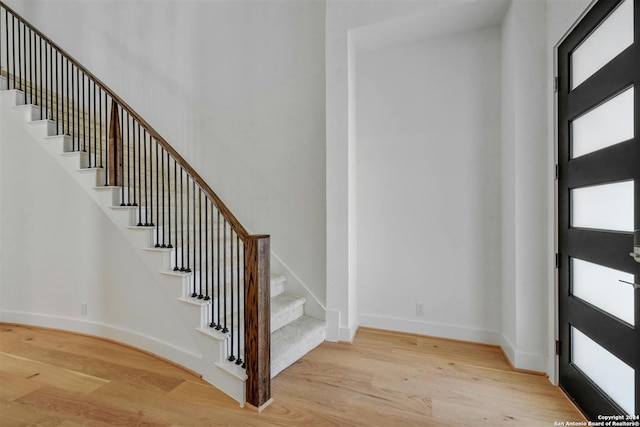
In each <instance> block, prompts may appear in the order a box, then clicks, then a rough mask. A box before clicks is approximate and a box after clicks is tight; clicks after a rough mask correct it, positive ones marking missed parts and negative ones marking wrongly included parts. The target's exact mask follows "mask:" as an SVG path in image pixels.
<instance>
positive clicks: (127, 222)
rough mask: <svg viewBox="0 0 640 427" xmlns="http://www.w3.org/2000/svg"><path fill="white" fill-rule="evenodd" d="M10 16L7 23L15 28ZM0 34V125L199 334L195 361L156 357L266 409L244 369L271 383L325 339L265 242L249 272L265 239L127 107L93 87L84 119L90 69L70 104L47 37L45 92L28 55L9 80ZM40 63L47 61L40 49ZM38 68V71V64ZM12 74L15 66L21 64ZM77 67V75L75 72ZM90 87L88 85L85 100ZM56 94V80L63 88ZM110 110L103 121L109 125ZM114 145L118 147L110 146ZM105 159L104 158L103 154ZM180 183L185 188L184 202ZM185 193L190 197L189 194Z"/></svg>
mask: <svg viewBox="0 0 640 427" xmlns="http://www.w3.org/2000/svg"><path fill="white" fill-rule="evenodd" d="M0 12H2V13H0V18H2V19H0V21H2V23H0V25H2V24H4V23H5V22H9V23H10V24H11V25H9V27H10V28H0V30H1V32H2V33H3V35H4V34H7V35H8V37H10V38H11V37H12V34H14V33H15V34H17V37H18V40H19V37H20V36H19V34H20V32H21V31H23V32H25V33H26V28H27V27H26V26H27V25H28V24H27V23H26V22H25V21H23V20H22V18H20V17H17V15H15V14H14V13H13V12H12V11H11V10H10V9H8V8H7V7H6V6H5V5H4V4H2V3H1V2H0ZM5 14H6V15H7V16H9V17H10V18H11V21H10V20H9V19H7V18H6V17H5ZM12 16H16V17H17V21H15V20H14V19H13V18H12ZM29 28H30V27H29ZM10 33H11V34H10ZM3 37H5V38H4V39H3V43H0V44H4V45H3V46H2V48H3V49H5V51H4V52H0V64H2V68H3V69H2V76H0V113H1V114H2V122H3V123H8V122H11V123H15V124H17V126H19V127H20V130H19V131H18V133H20V135H21V138H20V139H21V143H24V144H30V143H33V144H34V146H37V147H39V148H40V149H42V150H44V151H46V152H47V153H49V154H50V155H51V158H52V159H53V160H54V161H56V162H57V163H58V164H59V166H60V167H62V168H63V169H64V170H65V171H66V172H68V174H69V175H70V176H71V177H72V178H73V179H74V180H75V181H76V182H77V184H79V185H80V186H81V187H82V188H83V189H84V191H85V192H86V194H87V195H88V196H89V197H90V198H91V199H93V200H94V201H95V203H96V204H97V205H98V206H99V207H100V209H102V211H103V212H104V213H105V215H106V216H107V217H108V218H109V219H110V220H111V221H112V222H113V224H114V225H115V226H117V227H118V228H119V229H120V230H121V232H122V233H123V235H124V236H125V237H126V240H128V242H129V244H130V245H131V247H132V248H134V250H135V251H136V252H137V253H138V255H139V258H140V259H141V260H142V262H143V263H144V264H146V266H147V267H148V268H149V270H151V271H153V272H155V273H154V277H155V280H156V281H157V284H158V287H159V288H162V289H163V290H165V294H166V295H167V296H168V298H170V299H171V302H170V304H172V306H173V307H175V309H176V311H177V312H179V314H180V316H181V318H182V319H184V324H186V325H191V328H192V330H193V331H196V332H195V333H194V332H192V331H191V330H187V331H185V334H192V335H193V336H194V337H195V338H194V339H195V340H196V341H197V343H198V346H199V349H200V352H199V353H200V354H199V356H195V357H191V356H188V357H186V356H182V355H175V357H173V359H172V356H174V355H173V354H171V352H170V351H169V352H168V354H161V355H162V356H164V357H167V358H169V359H172V360H174V361H176V362H177V363H179V364H183V365H185V366H186V367H187V368H190V369H192V370H194V371H196V372H198V373H200V374H202V376H203V378H204V379H205V380H207V381H209V382H211V383H212V384H213V385H215V386H217V387H218V388H220V389H222V390H223V391H225V392H226V393H227V394H229V395H230V396H232V397H233V398H235V399H236V400H238V401H239V402H240V404H241V405H243V404H244V403H245V401H246V402H249V403H251V404H253V405H254V406H258V407H261V406H264V405H266V404H268V403H269V401H270V397H265V396H270V392H269V391H268V384H269V381H268V380H265V379H264V378H262V379H255V378H254V379H252V378H251V376H252V375H253V374H252V372H254V371H260V369H259V367H258V368H256V366H257V365H260V363H262V362H261V360H267V361H269V362H270V369H269V371H270V377H271V378H273V377H275V376H276V375H277V374H278V373H280V372H281V371H283V370H284V369H286V368H287V367H288V366H290V365H291V364H293V363H294V362H295V361H297V360H298V359H300V358H301V357H302V356H304V355H305V354H306V353H307V352H309V351H310V350H312V349H313V348H315V347H316V346H318V345H319V344H320V343H322V342H323V341H324V339H325V324H324V322H323V321H320V320H317V319H314V318H311V317H309V316H306V315H305V308H304V307H305V299H304V298H303V297H300V296H296V295H292V294H290V293H287V292H286V291H285V288H286V280H285V278H284V276H282V275H278V274H268V272H269V267H268V247H269V246H268V237H267V238H266V239H267V240H266V242H267V243H266V246H264V244H263V243H260V244H261V245H263V246H258V247H259V248H267V255H266V256H267V258H266V259H267V266H266V268H265V267H252V260H253V258H252V255H253V253H254V250H253V246H252V244H253V243H251V242H252V240H251V239H253V238H255V239H256V241H258V240H260V239H261V240H260V241H264V236H251V235H249V234H248V233H246V231H245V230H244V229H243V228H242V226H240V225H239V223H237V220H235V218H234V217H233V215H232V214H230V212H228V211H227V209H226V207H225V206H224V204H222V202H220V201H219V199H217V197H216V196H215V194H214V193H212V192H211V191H210V189H209V188H208V186H207V185H206V183H204V182H202V181H201V178H200V177H199V176H198V175H197V174H196V173H195V172H194V171H191V170H190V169H189V168H190V167H188V165H185V164H184V163H183V162H184V160H183V159H182V158H181V157H180V156H179V154H177V153H176V152H175V151H174V150H173V149H171V148H170V147H169V146H167V145H165V144H166V143H165V142H164V140H162V139H161V138H160V137H159V136H157V135H154V133H153V131H152V130H148V129H147V127H146V122H144V121H141V120H138V119H137V116H136V115H135V113H132V112H130V110H128V109H127V110H126V113H125V108H128V107H126V105H124V104H123V103H122V102H121V101H120V100H119V98H116V97H115V95H113V96H112V98H109V106H107V94H105V98H104V105H105V111H104V114H102V113H99V114H96V106H95V102H96V99H98V98H97V97H96V95H95V94H96V84H95V83H94V86H93V100H94V101H93V102H94V106H93V109H94V113H93V116H92V115H91V107H90V106H89V107H88V108H87V107H85V106H84V100H85V98H87V99H89V100H90V99H91V98H92V96H91V95H90V94H89V95H85V93H84V89H85V77H86V78H87V81H88V82H91V78H92V76H91V75H89V74H88V72H87V74H84V73H85V71H84V69H82V70H83V74H82V91H83V92H82V96H81V97H78V100H76V101H75V102H74V101H73V100H70V99H69V98H68V97H66V96H65V93H64V89H60V92H61V93H58V92H57V91H56V89H58V85H57V84H56V83H55V82H54V78H53V76H54V74H55V75H58V74H60V75H61V76H63V77H64V76H65V73H64V69H63V68H62V65H60V67H58V63H57V60H58V57H59V56H58V52H60V58H61V63H62V59H65V60H67V59H66V58H64V51H62V50H60V49H59V48H58V47H57V46H55V45H53V44H52V43H51V42H49V41H46V43H51V44H50V45H47V46H52V47H50V48H49V49H50V50H49V52H50V53H49V57H50V58H53V57H54V51H53V48H55V49H56V51H55V60H56V62H55V68H54V69H53V70H51V71H49V73H44V72H42V71H40V72H38V71H36V72H35V73H34V74H35V75H38V74H44V75H45V81H46V76H50V83H48V86H47V87H44V86H43V85H38V82H37V80H36V81H35V82H34V83H33V84H31V83H29V82H30V80H29V79H28V77H29V75H30V72H27V59H26V58H28V59H29V67H30V68H31V67H32V64H31V62H38V58H37V57H36V55H35V54H34V55H32V54H31V53H23V54H22V55H23V58H25V63H24V70H25V72H24V75H23V74H20V76H19V77H17V76H16V74H17V73H16V74H14V72H15V68H14V69H13V70H12V66H13V67H15V63H16V61H17V60H16V59H15V49H16V47H15V45H14V46H13V50H14V52H12V53H13V54H14V55H13V57H12V58H13V59H10V56H9V55H8V52H7V51H8V50H9V47H10V43H8V42H7V39H6V36H3ZM29 37H31V35H30V36H29ZM19 44H20V43H18V45H19ZM5 46H6V48H5ZM38 55H39V54H38ZM5 56H6V60H4V58H5ZM44 56H45V57H46V56H47V52H46V50H44ZM3 61H4V62H3ZM51 63H53V59H51ZM37 66H40V67H42V64H37ZM21 67H22V65H21V64H20V63H18V68H19V69H21ZM78 67H79V66H78ZM72 70H73V65H72ZM76 70H77V72H78V76H80V72H79V70H80V68H76ZM72 74H73V71H72ZM66 77H67V83H66V85H68V86H70V87H71V88H72V92H73V90H74V88H76V89H77V90H78V93H79V91H80V89H79V88H80V83H77V84H76V83H73V82H72V83H71V84H70V85H69V82H68V78H69V72H68V71H67V73H66ZM16 81H18V84H16ZM90 84H91V83H88V84H87V85H86V87H87V88H89V89H88V91H89V93H90V87H91V86H90ZM100 84H101V83H100ZM74 85H75V86H74ZM64 86H65V84H64V82H63V83H62V84H61V85H60V87H61V88H63V87H64ZM16 87H17V88H16ZM20 89H22V90H20ZM71 95H72V96H73V93H72V94H71ZM80 98H82V104H81V102H80V101H79V99H80ZM43 99H44V100H45V101H43ZM49 99H50V101H49ZM54 99H55V102H54ZM100 99H101V101H99V102H100V103H101V102H102V98H100ZM116 101H118V103H116ZM36 103H38V104H39V105H35V104H36ZM43 104H44V105H45V106H43ZM118 105H121V106H122V107H121V110H118ZM100 107H101V106H100ZM108 108H109V109H110V111H111V113H112V115H111V123H110V125H109V126H107V124H108V120H107V109H108ZM51 118H55V120H51ZM75 122H77V128H78V129H77V131H76V127H75V126H76V125H75V124H74V123H75ZM69 123H71V124H70V125H69ZM80 123H82V127H81V129H80V126H81V125H80ZM143 126H144V127H143ZM70 129H71V130H70ZM141 129H142V132H143V133H142V134H141ZM136 132H137V133H138V136H137V137H136V135H135V134H136ZM147 132H148V136H149V137H148V139H147ZM132 133H133V137H131V134H132ZM127 134H128V136H127ZM141 135H142V136H141ZM114 138H115V139H117V138H120V139H121V140H120V141H119V142H118V141H115V142H114V141H113V139H114ZM123 139H124V141H123ZM0 143H2V144H10V143H15V142H14V141H0ZM154 143H155V146H154ZM118 144H120V145H118ZM110 150H111V151H110ZM109 152H111V155H112V157H111V158H108V155H109ZM154 154H155V162H154ZM118 155H119V159H118V157H117V156H118ZM136 155H137V160H136ZM143 155H144V157H143ZM147 155H148V156H147ZM115 163H117V164H115ZM114 164H115V165H114ZM118 165H119V166H118ZM131 165H132V166H131ZM154 165H155V166H154ZM118 167H119V168H120V169H118ZM136 167H137V171H136ZM123 169H124V170H123ZM154 174H155V181H153V179H154ZM165 174H166V175H165ZM147 179H149V183H150V185H149V184H148V182H147ZM143 182H144V184H143ZM114 183H116V184H117V185H114ZM154 186H155V189H154ZM183 186H184V187H186V197H185V189H184V188H183ZM160 187H161V188H162V191H160ZM190 188H191V189H192V190H193V192H192V193H190V192H189V191H190ZM160 194H162V196H160ZM165 196H166V200H165ZM160 197H162V199H161V201H160ZM147 198H149V199H150V202H149V201H148V200H147ZM143 200H144V203H143ZM154 200H155V201H154ZM154 203H155V205H154ZM154 209H155V212H154ZM167 211H168V213H167ZM172 212H173V216H172ZM184 217H186V225H185V218H184ZM178 218H180V219H179V220H178ZM178 221H180V222H178ZM185 238H186V239H185ZM256 252H259V250H256ZM203 258H204V260H203ZM265 272H266V273H267V274H268V275H267V277H270V281H268V280H267V281H268V286H269V289H268V291H269V293H268V296H270V303H266V312H267V313H270V316H269V317H268V318H267V319H269V320H270V322H269V323H270V329H268V330H269V335H270V339H266V340H265V337H262V338H260V337H259V335H260V330H261V329H264V326H265V325H264V324H258V325H257V329H256V330H254V329H253V328H254V327H256V326H255V325H254V323H252V322H256V321H259V319H261V316H262V315H261V314H260V313H261V312H260V311H256V310H261V309H259V308H258V309H257V308H254V305H253V303H254V300H253V299H252V297H253V296H255V295H253V294H254V293H257V294H258V295H257V298H260V295H261V294H260V292H261V291H260V288H259V286H260V285H259V283H261V282H262V279H261V277H262V276H264V273H265ZM250 297H251V298H250ZM245 311H247V312H246V313H245ZM261 325H262V326H261ZM264 330H265V331H266V330H267V329H264ZM253 335H258V338H257V340H258V341H259V342H267V343H268V344H269V347H267V348H270V352H267V353H265V350H264V347H260V345H259V344H258V345H257V344H255V342H254V340H253ZM246 337H249V338H246ZM250 345H251V349H249V347H250ZM151 351H152V350H151ZM245 367H246V369H245ZM255 383H259V387H263V389H262V390H261V391H255V390H254V388H253V387H254V385H255ZM260 384H262V385H260ZM265 384H266V385H267V386H266V387H267V388H266V389H264V387H265ZM254 393H257V394H260V395H261V396H262V397H260V398H257V399H256V398H254V397H252V396H253V395H254Z"/></svg>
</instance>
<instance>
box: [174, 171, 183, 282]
mask: <svg viewBox="0 0 640 427" xmlns="http://www.w3.org/2000/svg"><path fill="white" fill-rule="evenodd" d="M183 175H184V170H183V169H182V167H180V261H181V263H180V271H184V270H185V268H184V249H185V248H184V200H183V199H182V195H183V194H184V193H183V192H182V190H183V184H182V181H183V180H184V176H183ZM176 228H177V227H176ZM176 267H177V266H176Z"/></svg>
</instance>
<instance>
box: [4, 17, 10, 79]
mask: <svg viewBox="0 0 640 427" xmlns="http://www.w3.org/2000/svg"><path fill="white" fill-rule="evenodd" d="M4 33H5V39H4V56H5V57H6V59H7V62H6V63H5V65H6V66H7V89H11V88H10V87H9V11H8V10H6V9H5V11H4Z"/></svg>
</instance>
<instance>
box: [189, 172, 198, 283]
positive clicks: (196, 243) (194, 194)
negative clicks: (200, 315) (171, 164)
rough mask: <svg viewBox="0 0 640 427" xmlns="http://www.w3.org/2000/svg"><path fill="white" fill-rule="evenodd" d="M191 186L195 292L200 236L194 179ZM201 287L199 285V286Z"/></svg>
mask: <svg viewBox="0 0 640 427" xmlns="http://www.w3.org/2000/svg"><path fill="white" fill-rule="evenodd" d="M191 185H192V186H193V292H194V293H195V291H196V271H197V269H196V267H197V265H196V259H197V257H196V249H197V247H198V242H197V240H198V236H197V235H196V182H195V181H194V180H193V179H192V180H191ZM198 285H199V284H198Z"/></svg>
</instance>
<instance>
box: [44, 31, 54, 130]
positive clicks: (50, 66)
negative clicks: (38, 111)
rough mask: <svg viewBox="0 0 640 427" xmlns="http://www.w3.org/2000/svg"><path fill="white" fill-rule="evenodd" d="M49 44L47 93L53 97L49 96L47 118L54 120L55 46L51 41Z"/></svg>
mask: <svg viewBox="0 0 640 427" xmlns="http://www.w3.org/2000/svg"><path fill="white" fill-rule="evenodd" d="M47 44H48V45H49V56H48V59H47V73H48V74H49V84H48V85H47V93H49V94H50V95H51V97H50V98H49V100H50V102H49V108H47V113H48V114H47V119H49V120H53V114H52V110H53V46H52V45H51V44H50V43H47ZM46 54H47V53H46V52H45V55H46Z"/></svg>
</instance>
